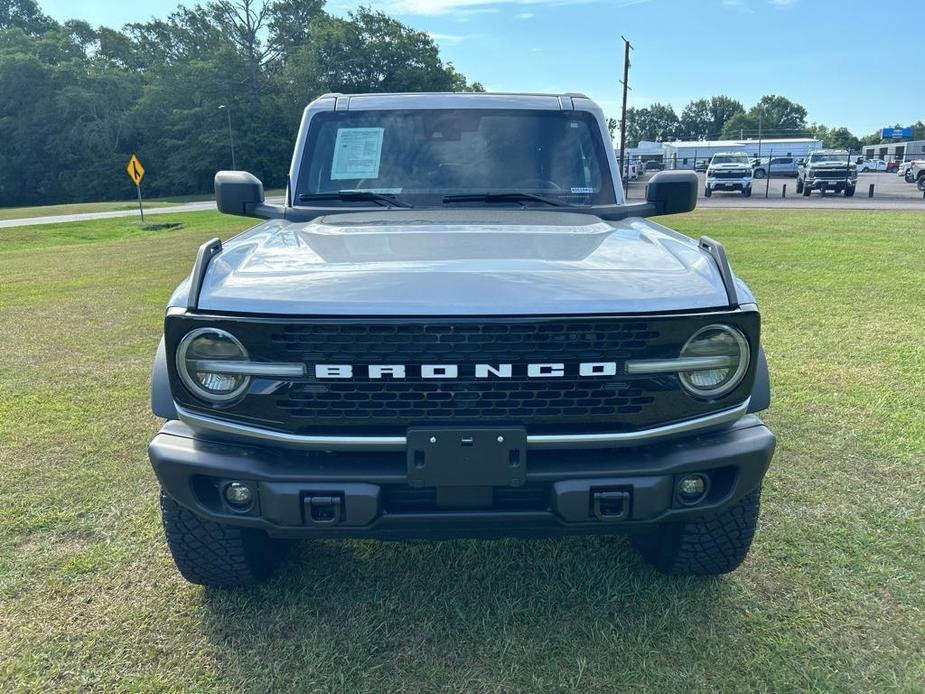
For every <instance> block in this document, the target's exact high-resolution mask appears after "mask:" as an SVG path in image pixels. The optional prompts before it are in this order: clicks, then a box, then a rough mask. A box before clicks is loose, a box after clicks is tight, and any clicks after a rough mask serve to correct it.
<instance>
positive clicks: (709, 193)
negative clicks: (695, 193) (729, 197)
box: [703, 188, 713, 198]
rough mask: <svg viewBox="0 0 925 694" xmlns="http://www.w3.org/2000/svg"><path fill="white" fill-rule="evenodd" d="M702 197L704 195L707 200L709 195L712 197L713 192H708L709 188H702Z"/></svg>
mask: <svg viewBox="0 0 925 694" xmlns="http://www.w3.org/2000/svg"><path fill="white" fill-rule="evenodd" d="M703 195H704V197H707V198H708V197H710V196H711V195H713V191H712V190H710V189H709V188H704V189H703Z"/></svg>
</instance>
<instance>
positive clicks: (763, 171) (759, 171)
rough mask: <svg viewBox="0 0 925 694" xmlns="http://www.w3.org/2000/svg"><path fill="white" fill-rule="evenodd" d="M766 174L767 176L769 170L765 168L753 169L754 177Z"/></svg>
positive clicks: (759, 177) (762, 176)
mask: <svg viewBox="0 0 925 694" xmlns="http://www.w3.org/2000/svg"><path fill="white" fill-rule="evenodd" d="M765 176H767V172H766V171H765V170H764V169H755V170H754V171H752V178H758V179H761V178H764V177H765Z"/></svg>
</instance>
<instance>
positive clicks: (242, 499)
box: [225, 482, 254, 509]
mask: <svg viewBox="0 0 925 694" xmlns="http://www.w3.org/2000/svg"><path fill="white" fill-rule="evenodd" d="M253 500H254V492H253V491H251V488H250V487H248V486H247V485H246V484H244V483H242V482H231V483H230V484H228V485H227V486H226V487H225V501H227V502H228V505H229V506H233V507H234V508H236V509H242V508H247V507H248V506H250V505H251V502H252V501H253Z"/></svg>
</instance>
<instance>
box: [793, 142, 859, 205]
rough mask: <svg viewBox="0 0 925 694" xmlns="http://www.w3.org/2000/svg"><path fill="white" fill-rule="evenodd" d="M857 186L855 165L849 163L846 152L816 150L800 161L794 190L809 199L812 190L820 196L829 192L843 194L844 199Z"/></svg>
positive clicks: (848, 155)
mask: <svg viewBox="0 0 925 694" xmlns="http://www.w3.org/2000/svg"><path fill="white" fill-rule="evenodd" d="M857 184H858V168H857V164H854V163H852V162H851V156H850V154H849V153H848V152H847V151H846V150H843V149H818V150H815V151H813V152H810V153H809V155H808V156H807V157H806V159H804V160H801V161H800V172H799V174H798V175H797V185H796V188H797V193H798V194H800V193H802V194H803V195H804V196H805V197H809V195H811V194H812V192H813V191H814V190H818V191H820V192H821V193H822V194H825V193H826V191H829V190H831V191H832V192H834V193H844V195H845V197H846V198H850V197H851V196H853V195H854V191H855V189H856V188H857Z"/></svg>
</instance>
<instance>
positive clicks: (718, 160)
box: [710, 154, 748, 166]
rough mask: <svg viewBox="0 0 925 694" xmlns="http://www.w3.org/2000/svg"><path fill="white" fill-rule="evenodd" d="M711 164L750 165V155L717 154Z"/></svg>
mask: <svg viewBox="0 0 925 694" xmlns="http://www.w3.org/2000/svg"><path fill="white" fill-rule="evenodd" d="M710 164H711V165H712V164H741V165H742V166H748V157H747V156H745V155H744V154H717V155H716V156H714V157H713V161H711V162H710Z"/></svg>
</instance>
